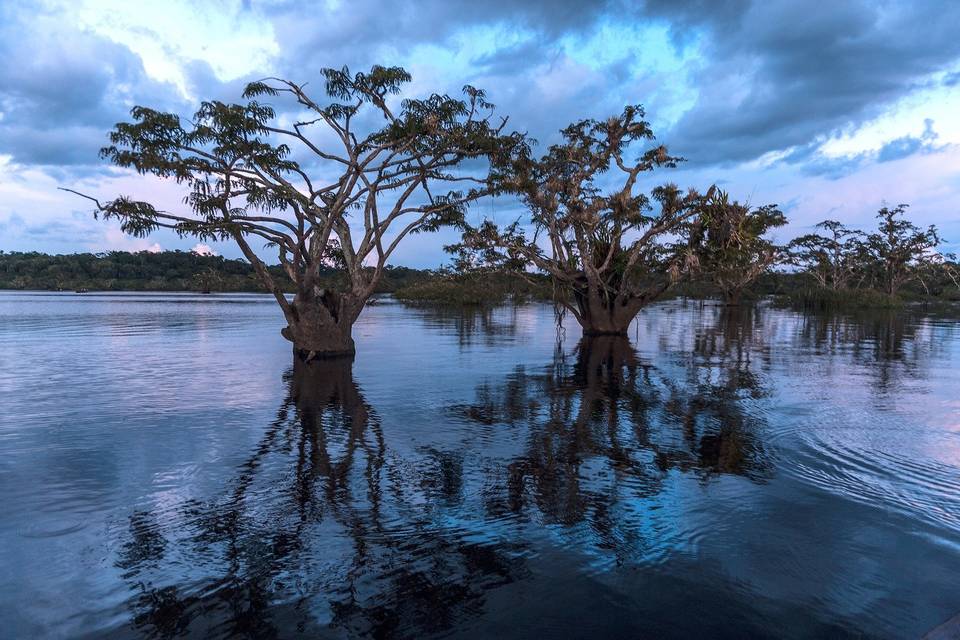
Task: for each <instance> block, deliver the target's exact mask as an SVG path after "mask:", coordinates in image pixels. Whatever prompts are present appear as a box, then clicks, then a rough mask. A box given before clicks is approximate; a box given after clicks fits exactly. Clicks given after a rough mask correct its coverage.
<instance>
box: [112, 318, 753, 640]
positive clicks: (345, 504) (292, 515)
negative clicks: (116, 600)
mask: <svg viewBox="0 0 960 640" xmlns="http://www.w3.org/2000/svg"><path fill="white" fill-rule="evenodd" d="M753 322H754V318H753V316H752V315H749V313H746V314H745V313H744V312H742V311H731V312H730V313H728V314H725V315H724V316H721V317H720V318H719V319H718V321H717V322H716V323H715V324H712V325H710V326H708V327H705V328H703V330H702V331H701V332H699V334H698V338H697V341H696V348H695V349H694V350H693V351H692V352H683V353H677V354H674V355H673V356H672V357H670V358H666V359H665V360H664V361H663V362H662V363H660V364H658V365H657V366H654V365H653V364H651V363H649V362H647V361H645V360H644V359H643V358H642V357H640V355H638V353H637V351H636V350H635V349H634V348H633V347H632V346H631V345H630V343H629V342H628V341H627V339H626V338H622V337H595V338H592V339H587V340H584V341H583V342H581V343H580V344H579V345H578V347H577V349H576V350H575V352H574V353H573V354H571V355H566V354H564V353H563V352H562V351H558V352H557V353H556V354H555V357H554V358H553V360H552V362H551V363H550V364H549V365H547V366H546V367H544V368H543V369H542V370H540V371H536V372H527V371H526V370H525V369H524V368H522V367H520V368H517V369H516V370H515V371H514V372H513V374H511V375H510V376H508V377H507V379H506V380H505V381H503V382H502V383H496V384H492V385H489V384H488V385H482V386H481V387H480V388H478V390H477V401H476V402H475V403H473V404H469V405H460V406H456V407H453V408H452V413H453V414H454V415H455V416H456V417H457V418H458V420H457V422H456V425H460V426H459V428H460V429H462V431H459V432H458V431H456V428H457V426H456V425H450V427H449V429H448V432H449V433H445V434H441V433H438V434H437V438H436V439H435V441H434V442H432V443H431V444H430V445H429V446H421V447H415V448H413V449H410V448H408V447H405V446H404V445H403V442H402V438H400V439H399V440H398V439H396V438H398V437H400V436H401V435H402V434H395V439H394V440H391V442H392V443H393V444H392V445H391V449H390V450H388V447H387V445H386V439H385V435H384V433H383V430H382V429H381V421H380V418H379V417H378V415H377V413H376V412H375V411H374V410H373V409H372V408H371V407H370V406H369V405H368V404H367V403H366V401H365V400H364V398H363V395H362V393H361V391H360V388H359V387H358V385H357V383H356V382H355V381H354V380H353V377H352V370H351V366H350V365H349V364H347V363H345V362H342V361H341V362H320V363H315V364H313V365H310V366H309V367H303V366H299V367H298V368H297V369H296V370H294V371H293V372H291V373H290V374H288V383H289V393H288V396H287V398H286V399H285V401H284V402H283V404H282V406H281V407H280V410H279V411H278V414H277V418H276V420H275V421H274V422H273V423H272V424H271V426H270V428H269V429H268V430H267V431H266V432H265V433H264V434H263V436H262V438H261V440H260V442H259V443H258V444H257V445H256V446H255V447H254V449H253V451H252V452H251V454H250V455H249V457H248V458H247V459H246V460H245V461H244V462H243V463H242V464H241V465H240V466H239V467H238V468H237V469H236V473H235V474H233V475H232V476H228V477H229V480H228V482H227V485H226V486H227V487H228V488H227V489H226V490H225V492H224V495H223V497H222V498H221V499H216V500H213V501H197V500H187V501H185V502H184V503H181V504H180V505H177V506H174V507H171V508H167V507H163V506H158V507H156V508H155V509H153V510H152V511H141V512H138V513H135V514H134V515H133V516H132V517H131V518H130V522H129V536H128V538H127V540H126V541H125V544H124V545H123V548H122V550H121V553H120V559H119V560H118V562H117V566H118V568H119V569H121V570H122V571H123V574H124V577H125V579H126V580H127V582H128V583H129V584H130V585H131V587H132V589H133V590H134V593H135V596H134V597H133V598H132V599H131V606H132V608H133V614H134V615H133V617H134V624H135V629H134V631H135V632H136V633H138V634H142V635H148V636H158V637H170V636H176V635H185V634H189V635H198V636H204V637H209V636H215V637H236V636H240V637H244V636H246V637H275V636H284V637H286V636H289V635H291V633H292V631H291V630H297V632H302V633H303V634H305V635H307V636H318V635H319V636H322V635H324V634H332V635H338V636H342V635H348V636H373V637H382V636H388V635H389V636H398V635H399V636H407V637H418V636H422V635H426V634H431V633H443V632H445V631H450V630H451V629H454V628H457V629H460V628H461V627H460V626H459V625H462V624H463V622H464V620H465V619H467V618H470V617H473V616H476V615H478V614H481V613H484V612H485V611H486V608H487V606H488V604H489V592H490V591H491V590H492V589H495V588H497V587H501V586H505V585H508V584H511V583H515V582H518V581H527V580H528V579H530V576H531V569H530V568H529V566H528V564H529V559H530V558H531V557H535V556H537V555H538V554H539V553H541V552H543V551H544V550H545V548H547V546H548V545H553V544H555V542H556V541H557V540H558V539H560V540H561V544H562V546H563V547H564V548H568V549H572V550H573V551H574V553H575V554H582V555H584V556H587V557H600V558H602V563H604V564H607V563H615V564H616V565H622V564H625V563H643V562H645V561H647V560H648V559H649V558H650V554H651V553H653V552H654V551H656V550H657V549H659V550H661V551H662V550H664V549H667V550H669V549H670V548H671V547H677V546H682V545H684V544H687V541H688V539H689V538H690V537H691V536H692V535H693V534H692V533H691V532H689V531H674V532H673V533H670V532H669V531H666V530H665V529H663V528H662V527H663V526H665V527H668V528H669V527H677V526H686V525H688V524H690V523H691V522H693V521H695V520H696V519H695V518H694V519H687V518H678V517H677V515H676V514H674V515H664V516H662V517H660V518H659V520H658V521H657V522H658V523H659V524H658V523H657V522H655V523H654V524H652V525H651V524H649V521H650V520H651V518H653V519H654V520H656V517H653V516H651V515H650V509H656V508H659V507H658V506H657V504H656V503H657V501H658V500H660V496H661V494H663V495H666V494H669V493H670V492H669V491H668V488H669V483H670V482H671V478H673V479H675V478H677V477H686V478H690V479H692V480H693V482H695V483H696V482H700V483H709V482H711V481H712V480H713V479H715V478H718V477H721V476H724V477H741V478H745V479H747V481H748V482H762V481H763V480H764V479H765V478H767V477H768V476H769V474H770V473H771V464H770V454H769V451H768V449H767V448H766V447H765V446H764V445H763V443H762V441H761V438H762V436H763V431H764V428H765V425H764V422H763V420H762V418H761V417H760V415H762V414H757V413H756V412H752V411H750V407H749V402H750V401H751V399H756V398H760V397H762V396H763V395H764V394H765V390H764V385H763V382H762V380H763V376H762V375H760V374H758V373H757V372H755V371H754V369H753V367H754V364H753V362H752V359H751V354H753V353H756V352H762V351H763V350H762V348H759V346H758V345H757V344H754V341H755V340H756V338H755V336H754V333H755V332H754V331H753ZM658 362H659V361H658ZM478 424H483V425H490V426H491V428H493V430H494V432H493V435H491V436H490V437H491V438H492V440H490V441H483V440H482V439H481V441H480V442H479V443H478V441H477V439H476V434H477V432H478V430H477V428H476V426H477V425H478ZM438 425H439V426H438V428H443V421H442V420H438ZM401 427H402V425H398V426H397V428H401ZM450 434H453V435H450ZM659 506H663V505H659ZM645 523H646V524H645ZM551 536H557V537H555V538H551ZM651 550H654V551H651ZM656 552H657V553H659V552H660V551H656Z"/></svg>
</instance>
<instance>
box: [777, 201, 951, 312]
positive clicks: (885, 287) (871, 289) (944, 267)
mask: <svg viewBox="0 0 960 640" xmlns="http://www.w3.org/2000/svg"><path fill="white" fill-rule="evenodd" d="M906 209H907V205H903V204H901V205H898V206H896V207H893V208H890V207H883V208H882V209H880V211H879V212H878V213H877V218H878V219H879V221H880V222H879V224H878V228H877V230H876V231H875V232H873V233H869V234H866V233H863V232H860V231H853V230H850V229H847V228H846V227H844V226H843V225H842V224H841V223H839V222H837V221H835V220H825V221H823V222H821V223H820V224H818V225H817V227H818V228H820V229H825V230H826V231H827V232H829V235H827V236H824V235H820V234H808V235H805V236H801V237H800V238H797V239H795V240H794V241H793V242H791V243H790V248H789V250H790V255H791V262H792V263H793V264H795V265H797V266H799V267H801V268H802V269H803V272H804V274H805V275H806V276H807V277H808V278H809V279H810V280H812V281H813V282H812V283H810V284H809V285H808V286H807V288H805V289H802V290H798V291H793V292H791V294H790V297H791V299H793V300H794V301H795V302H798V303H799V304H801V305H803V306H823V307H826V306H851V305H853V306H856V305H861V306H896V305H898V304H901V303H902V302H903V301H904V300H921V299H923V300H931V299H947V300H949V299H953V298H955V297H960V277H958V275H960V272H958V269H957V265H956V262H955V258H954V257H953V256H951V255H944V254H940V253H938V252H937V251H936V248H937V247H938V246H939V245H940V243H941V239H940V237H939V234H938V232H937V229H936V227H934V226H932V225H931V226H930V227H928V228H927V229H921V228H919V227H917V226H916V225H915V224H913V223H912V222H910V221H909V220H907V219H906V218H905V214H906ZM814 283H815V284H814Z"/></svg>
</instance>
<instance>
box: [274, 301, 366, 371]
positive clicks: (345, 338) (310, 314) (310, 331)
mask: <svg viewBox="0 0 960 640" xmlns="http://www.w3.org/2000/svg"><path fill="white" fill-rule="evenodd" d="M291 306H292V308H293V311H294V314H293V315H294V317H293V318H289V317H288V318H287V326H286V327H284V328H283V330H282V331H281V332H280V333H281V335H283V337H284V338H286V339H287V340H289V341H290V342H292V343H293V353H294V356H296V357H297V358H299V359H300V360H304V361H307V362H309V361H311V360H314V359H316V358H338V357H343V356H353V355H354V354H355V353H356V348H355V346H354V343H353V337H352V335H351V334H352V332H353V323H354V322H355V321H356V319H357V312H356V310H355V309H354V306H356V305H354V304H353V303H352V301H349V300H345V299H344V297H343V296H342V295H340V294H337V293H334V292H330V291H322V290H320V291H317V292H316V293H315V294H313V295H304V294H301V293H298V294H297V295H296V297H295V298H294V300H293V303H292V304H291ZM361 306H362V305H361Z"/></svg>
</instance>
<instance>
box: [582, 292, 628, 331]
mask: <svg viewBox="0 0 960 640" xmlns="http://www.w3.org/2000/svg"><path fill="white" fill-rule="evenodd" d="M575 301H576V304H577V309H578V311H579V314H580V316H579V318H578V320H579V321H580V326H582V327H583V335H585V336H625V335H627V329H629V328H630V323H631V322H633V319H634V318H635V317H637V314H638V313H639V312H640V309H642V308H643V302H642V301H641V300H640V299H638V298H631V299H629V300H628V301H627V302H626V304H619V303H618V302H617V301H616V300H612V301H611V300H608V299H606V298H604V297H602V296H586V295H576V296H575Z"/></svg>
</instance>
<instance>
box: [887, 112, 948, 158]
mask: <svg viewBox="0 0 960 640" xmlns="http://www.w3.org/2000/svg"><path fill="white" fill-rule="evenodd" d="M939 137H940V136H939V135H938V134H937V132H936V131H934V130H933V120H931V119H929V118H927V119H926V120H924V121H923V133H922V134H920V136H919V137H913V136H902V137H900V138H896V139H895V140H891V141H890V142H888V143H886V144H885V145H883V146H882V147H881V148H880V151H879V152H878V153H877V162H890V161H891V160H900V159H901V158H906V157H908V156H912V155H913V154H915V153H930V152H933V151H936V150H937V149H938V147H937V146H936V144H935V142H936V140H937V138H939Z"/></svg>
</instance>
